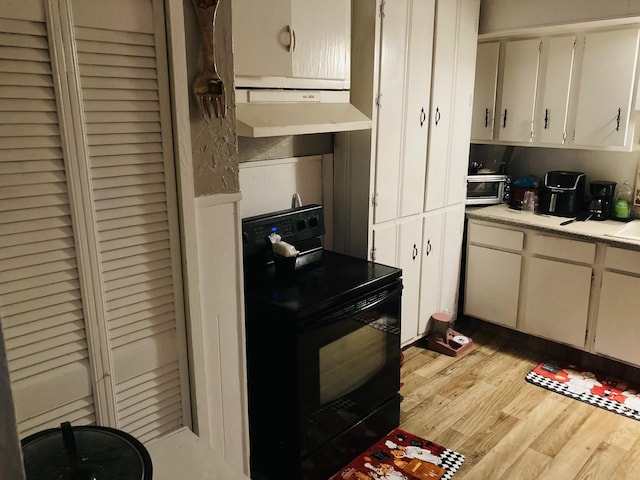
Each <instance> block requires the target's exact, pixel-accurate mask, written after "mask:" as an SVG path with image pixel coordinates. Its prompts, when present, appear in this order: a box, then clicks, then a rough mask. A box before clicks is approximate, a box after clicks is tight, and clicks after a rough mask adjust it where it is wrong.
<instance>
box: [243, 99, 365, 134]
mask: <svg viewBox="0 0 640 480" xmlns="http://www.w3.org/2000/svg"><path fill="white" fill-rule="evenodd" d="M236 120H237V131H238V135H240V136H241V137H274V136H279V135H305V134H309V133H331V132H345V131H350V130H365V129H368V128H371V119H370V118H369V117H367V116H366V115H365V114H364V113H362V112H361V111H360V110H358V109H357V108H356V107H354V106H353V105H351V103H349V91H348V90H262V89H244V88H238V89H236Z"/></svg>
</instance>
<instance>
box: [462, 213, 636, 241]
mask: <svg viewBox="0 0 640 480" xmlns="http://www.w3.org/2000/svg"><path fill="white" fill-rule="evenodd" d="M466 215H467V218H469V219H473V220H483V221H486V222H495V223H500V224H503V225H511V226H514V227H520V228H529V229H532V230H538V231H542V232H549V233H553V234H556V235H562V236H566V237H571V238H574V239H576V240H586V241H592V242H600V243H606V244H608V245H613V246H616V247H621V248H627V249H630V250H639V251H640V240H633V239H630V238H620V237H614V236H611V235H612V234H613V233H615V232H616V231H617V230H620V229H621V228H622V227H624V226H625V225H627V224H626V223H624V222H619V221H616V220H604V221H598V220H587V221H586V222H577V221H576V222H573V223H570V224H568V225H560V224H561V223H562V222H564V221H566V220H570V219H569V218H565V217H556V216H553V215H544V214H531V213H526V212H523V211H521V210H514V209H512V208H509V207H508V206H507V205H505V204H500V205H490V206H487V207H467V208H466ZM633 221H634V222H640V220H633Z"/></svg>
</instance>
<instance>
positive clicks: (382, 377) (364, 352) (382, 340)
mask: <svg viewBox="0 0 640 480" xmlns="http://www.w3.org/2000/svg"><path fill="white" fill-rule="evenodd" d="M400 289H401V287H398V286H394V287H388V288H387V289H385V290H383V291H378V292H374V293H372V294H370V295H368V296H366V297H363V298H360V299H356V300H355V301H354V302H353V304H350V305H351V307H349V308H346V309H342V310H341V311H338V312H333V313H331V314H329V315H327V316H325V317H323V318H318V319H316V320H315V321H314V322H311V324H310V325H308V326H307V327H308V329H307V328H305V331H304V332H303V333H302V335H301V337H300V343H299V345H298V355H299V365H298V375H299V379H298V386H299V388H300V391H299V394H300V410H301V411H300V415H301V422H300V426H301V429H300V435H301V443H302V446H303V448H302V450H303V454H304V453H306V452H309V451H310V450H312V449H313V448H314V447H315V446H317V445H320V444H322V443H323V442H324V441H326V440H327V439H328V438H331V437H332V436H334V435H336V434H338V433H340V432H341V431H342V430H344V429H346V428H348V427H350V426H352V425H353V423H354V422H356V421H357V420H359V419H362V418H363V416H365V415H367V414H368V412H370V411H371V410H373V409H375V408H376V407H377V406H378V405H380V404H381V403H383V402H385V401H387V400H388V399H389V398H391V397H393V396H394V395H395V394H396V393H397V392H398V390H399V387H400Z"/></svg>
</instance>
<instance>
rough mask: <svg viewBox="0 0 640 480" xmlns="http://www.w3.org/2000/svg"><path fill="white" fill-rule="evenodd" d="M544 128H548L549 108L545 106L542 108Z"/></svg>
mask: <svg viewBox="0 0 640 480" xmlns="http://www.w3.org/2000/svg"><path fill="white" fill-rule="evenodd" d="M544 129H545V130H548V129H549V109H548V108H545V110H544Z"/></svg>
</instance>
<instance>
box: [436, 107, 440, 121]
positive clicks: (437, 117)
mask: <svg viewBox="0 0 640 480" xmlns="http://www.w3.org/2000/svg"><path fill="white" fill-rule="evenodd" d="M438 123H440V108H439V107H436V126H437V125H438Z"/></svg>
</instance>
